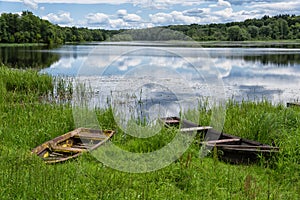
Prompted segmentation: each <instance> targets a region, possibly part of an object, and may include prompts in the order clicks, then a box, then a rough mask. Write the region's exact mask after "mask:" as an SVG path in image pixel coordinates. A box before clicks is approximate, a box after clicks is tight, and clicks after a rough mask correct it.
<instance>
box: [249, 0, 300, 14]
mask: <svg viewBox="0 0 300 200" xmlns="http://www.w3.org/2000/svg"><path fill="white" fill-rule="evenodd" d="M248 7H249V8H252V9H259V10H275V11H280V12H283V11H296V12H298V13H299V10H300V1H284V2H273V3H272V2H266V3H255V4H252V5H250V6H248Z"/></svg>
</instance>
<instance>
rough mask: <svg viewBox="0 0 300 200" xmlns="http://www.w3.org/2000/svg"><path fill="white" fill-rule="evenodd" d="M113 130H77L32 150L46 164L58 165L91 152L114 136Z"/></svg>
mask: <svg viewBox="0 0 300 200" xmlns="http://www.w3.org/2000/svg"><path fill="white" fill-rule="evenodd" d="M114 133H115V132H114V131H113V130H104V131H102V130H95V129H88V128H78V129H75V130H73V131H70V132H68V133H66V134H64V135H61V136H58V137H56V138H54V139H52V140H50V141H47V142H45V143H43V144H41V145H40V146H37V147H36V148H34V149H33V150H32V153H34V154H37V155H38V156H39V157H41V158H42V159H43V160H44V161H45V162H46V163H58V162H64V161H66V160H69V159H72V158H76V157H78V156H79V155H81V154H82V153H83V152H87V151H92V150H94V149H96V148H98V147H99V146H100V145H102V144H104V143H105V142H106V141H107V140H109V139H110V138H111V137H112V136H113V135H114Z"/></svg>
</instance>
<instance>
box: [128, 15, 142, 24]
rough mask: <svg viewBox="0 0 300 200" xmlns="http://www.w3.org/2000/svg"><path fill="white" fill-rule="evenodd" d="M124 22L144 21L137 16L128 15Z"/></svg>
mask: <svg viewBox="0 0 300 200" xmlns="http://www.w3.org/2000/svg"><path fill="white" fill-rule="evenodd" d="M124 20H125V21H126V22H139V21H141V20H142V18H141V17H140V16H138V15H136V14H128V15H126V16H124Z"/></svg>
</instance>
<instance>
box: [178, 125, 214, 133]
mask: <svg viewBox="0 0 300 200" xmlns="http://www.w3.org/2000/svg"><path fill="white" fill-rule="evenodd" d="M208 129H212V127H210V126H198V127H191V128H181V129H180V132H191V131H204V130H208Z"/></svg>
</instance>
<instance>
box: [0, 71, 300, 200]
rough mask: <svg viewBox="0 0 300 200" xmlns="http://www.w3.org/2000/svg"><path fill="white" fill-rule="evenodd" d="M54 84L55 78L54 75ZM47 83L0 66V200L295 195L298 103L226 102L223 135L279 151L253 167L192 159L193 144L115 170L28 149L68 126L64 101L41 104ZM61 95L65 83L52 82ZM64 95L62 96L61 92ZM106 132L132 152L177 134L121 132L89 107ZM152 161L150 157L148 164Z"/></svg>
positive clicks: (86, 158) (299, 177)
mask: <svg viewBox="0 0 300 200" xmlns="http://www.w3.org/2000/svg"><path fill="white" fill-rule="evenodd" d="M56 81H57V80H56ZM53 82H54V80H53V78H52V77H50V76H48V75H42V74H39V73H38V72H37V71H35V70H15V69H9V68H7V67H5V66H1V67H0V93H1V96H0V121H1V123H0V160H1V162H0V195H1V198H2V199H299V198H300V192H299V188H300V120H299V119H300V108H298V107H292V108H287V107H286V106H285V105H282V104H276V105H273V104H272V103H271V102H267V101H260V102H248V101H242V102H240V103H238V102H235V101H233V100H228V102H227V105H226V120H225V125H224V132H225V133H232V134H235V135H238V136H241V137H244V138H248V139H253V140H257V141H260V142H263V143H266V144H271V142H272V141H273V142H274V143H275V145H276V146H279V147H280V152H279V154H278V155H277V156H276V157H274V158H273V159H271V160H269V161H265V160H263V159H262V160H261V162H259V163H257V164H252V165H232V164H228V163H224V162H223V161H221V160H219V159H218V157H217V156H216V155H215V154H216V153H218V152H217V151H213V152H212V153H211V155H210V156H208V157H205V158H203V159H201V158H200V157H199V149H200V147H199V144H198V142H197V141H195V142H194V143H193V144H192V145H191V146H190V147H189V149H188V150H187V151H186V152H185V153H184V155H182V156H181V157H180V158H178V159H177V160H176V161H175V162H174V163H172V164H171V165H169V166H168V167H166V168H163V169H160V170H158V171H154V172H149V173H145V174H130V173H124V172H120V171H117V170H114V169H112V168H110V167H108V166H105V165H103V164H102V163H100V162H98V161H97V160H96V159H95V158H94V157H93V156H91V155H90V154H88V153H86V154H84V155H83V156H81V157H79V158H78V159H75V160H70V161H67V162H65V163H63V164H55V165H46V164H45V163H43V161H42V160H41V159H40V158H38V157H37V156H35V155H33V154H31V153H30V151H31V149H33V148H34V147H36V146H37V145H39V144H42V143H43V142H45V141H48V140H50V139H52V138H54V137H56V136H58V135H61V134H63V133H66V132H68V131H70V130H73V129H74V128H75V124H74V119H73V115H72V106H71V104H70V103H64V104H58V103H55V102H51V101H50V102H49V101H45V98H49V96H51V95H53V89H54V86H53V85H54V84H53ZM59 83H60V84H58V86H59V87H60V88H61V90H60V91H61V92H62V94H61V95H63V94H66V93H67V94H68V95H69V94H70V93H71V92H70V88H69V89H66V88H67V87H68V86H67V85H68V83H66V82H63V81H61V82H59ZM68 95H66V96H68ZM205 105H206V104H205V102H204V103H203V104H201V106H199V111H200V113H201V115H200V116H201V117H200V118H199V119H198V122H199V123H200V124H202V125H208V124H209V121H210V114H211V113H210V111H209V109H208V108H207V107H206V106H205ZM96 114H97V117H98V119H99V123H100V124H101V126H102V127H103V128H105V129H114V130H117V132H118V133H117V135H116V136H115V137H114V138H113V139H112V141H113V143H114V144H115V145H118V146H120V147H122V148H123V149H125V150H128V151H131V152H140V153H144V152H152V151H155V150H157V149H160V148H161V147H163V146H165V145H166V144H167V142H168V141H170V140H172V137H173V136H174V134H176V131H175V130H174V129H164V128H163V129H162V130H161V132H160V133H159V134H157V135H156V136H153V137H151V138H148V139H146V140H145V139H137V138H133V137H131V136H127V137H124V133H123V132H122V130H120V129H119V128H118V126H117V125H116V124H115V122H114V117H113V113H112V110H111V109H110V108H108V109H106V110H101V109H98V110H96ZM153 162H155V160H154V161H153Z"/></svg>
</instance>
